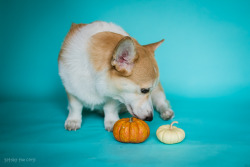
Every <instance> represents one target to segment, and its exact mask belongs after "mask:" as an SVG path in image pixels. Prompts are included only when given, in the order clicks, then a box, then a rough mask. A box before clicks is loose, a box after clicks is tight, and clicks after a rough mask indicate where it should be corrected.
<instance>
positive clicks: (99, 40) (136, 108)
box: [58, 21, 174, 131]
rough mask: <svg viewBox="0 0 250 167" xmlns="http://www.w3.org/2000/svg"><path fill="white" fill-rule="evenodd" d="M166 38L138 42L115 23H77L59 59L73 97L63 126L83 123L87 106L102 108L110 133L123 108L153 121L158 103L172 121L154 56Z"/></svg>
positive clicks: (133, 114)
mask: <svg viewBox="0 0 250 167" xmlns="http://www.w3.org/2000/svg"><path fill="white" fill-rule="evenodd" d="M163 41H164V40H161V41H159V42H156V43H152V44H149V45H140V44H139V43H138V42H137V40H136V39H134V38H133V37H131V36H129V34H128V33H126V32H125V31H124V30H123V29H122V28H121V27H119V26H117V25H115V24H113V23H106V22H102V21H97V22H93V23H90V24H74V23H73V24H72V26H71V28H70V30H69V32H68V34H67V36H66V37H65V40H64V42H63V45H62V48H61V51H60V53H59V57H58V66H59V75H60V77H61V79H62V83H63V85H64V87H65V90H66V93H67V96H68V101H69V104H68V110H69V114H68V117H67V119H66V121H65V128H66V129H67V130H77V129H79V128H80V127H81V123H82V109H83V106H84V107H87V108H90V109H92V110H103V111H104V126H105V129H106V130H107V131H112V130H113V125H114V123H115V122H116V121H117V120H119V112H120V111H122V110H124V108H125V109H126V110H127V111H128V112H129V113H130V114H131V115H132V116H133V117H136V118H139V119H141V120H146V121H151V120H152V119H153V114H154V112H153V111H154V109H153V106H154V107H155V109H156V110H157V111H158V112H159V113H160V115H161V118H162V119H164V120H168V119H171V118H172V117H173V115H174V112H173V110H172V109H171V108H170V105H169V102H168V101H167V100H166V97H165V94H164V91H163V89H162V86H161V84H160V82H159V69H158V66H157V63H156V60H155V57H154V51H155V50H156V49H157V48H158V47H159V45H160V44H161V43H162V42H163Z"/></svg>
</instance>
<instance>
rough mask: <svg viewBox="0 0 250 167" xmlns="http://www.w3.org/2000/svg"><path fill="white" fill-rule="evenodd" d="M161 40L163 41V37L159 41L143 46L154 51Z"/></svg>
mask: <svg viewBox="0 0 250 167" xmlns="http://www.w3.org/2000/svg"><path fill="white" fill-rule="evenodd" d="M162 42H164V39H162V40H161V41H159V42H155V43H151V44H148V45H144V47H146V48H147V49H148V50H149V51H151V52H154V51H155V50H156V49H157V48H158V47H159V46H160V45H161V43H162Z"/></svg>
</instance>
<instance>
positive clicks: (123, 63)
mask: <svg viewBox="0 0 250 167" xmlns="http://www.w3.org/2000/svg"><path fill="white" fill-rule="evenodd" d="M135 60H136V49H135V45H134V42H133V40H132V38H131V37H129V36H126V37H124V38H122V39H121V40H120V41H119V42H118V44H117V45H116V47H115V50H114V52H113V59H112V61H111V65H112V66H113V67H114V68H115V69H116V70H117V71H118V72H120V73H121V74H122V75H123V76H129V75H131V73H132V70H133V66H134V61H135Z"/></svg>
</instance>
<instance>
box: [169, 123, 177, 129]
mask: <svg viewBox="0 0 250 167" xmlns="http://www.w3.org/2000/svg"><path fill="white" fill-rule="evenodd" d="M174 123H177V124H178V121H173V122H172V123H171V124H170V129H172V128H173V127H172V126H173V124H174Z"/></svg>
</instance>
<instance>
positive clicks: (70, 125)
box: [64, 119, 82, 131]
mask: <svg viewBox="0 0 250 167" xmlns="http://www.w3.org/2000/svg"><path fill="white" fill-rule="evenodd" d="M81 124H82V120H80V119H67V120H66V121H65V125H64V126H65V129H67V130H69V131H71V130H74V131H76V130H77V129H80V127H81Z"/></svg>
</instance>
